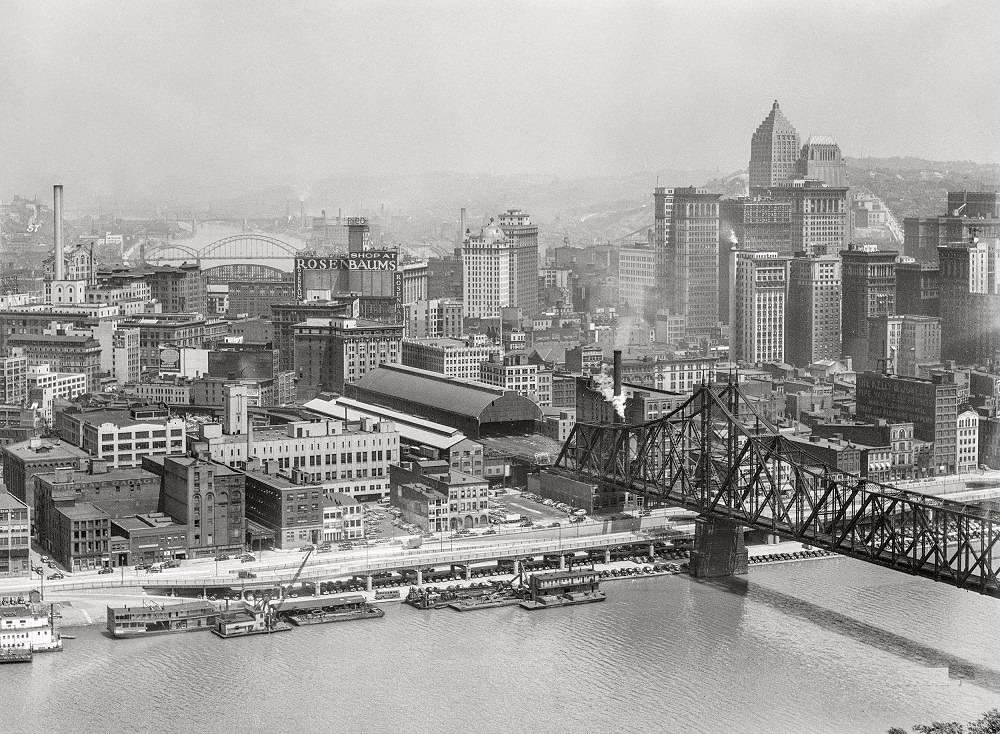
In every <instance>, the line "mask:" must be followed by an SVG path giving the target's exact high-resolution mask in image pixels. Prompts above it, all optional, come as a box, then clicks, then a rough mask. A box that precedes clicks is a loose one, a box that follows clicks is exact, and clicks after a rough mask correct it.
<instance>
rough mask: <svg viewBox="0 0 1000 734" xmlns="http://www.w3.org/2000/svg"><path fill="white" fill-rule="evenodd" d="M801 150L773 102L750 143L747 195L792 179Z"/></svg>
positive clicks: (789, 127) (776, 103) (800, 145)
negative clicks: (748, 188)
mask: <svg viewBox="0 0 1000 734" xmlns="http://www.w3.org/2000/svg"><path fill="white" fill-rule="evenodd" d="M801 147H802V144H801V142H800V140H799V134H798V133H797V132H795V128H794V127H792V123H790V122H789V121H788V118H787V117H785V116H784V115H783V114H782V112H781V108H780V107H778V100H774V105H773V106H772V107H771V113H770V114H769V115H768V116H767V117H766V118H764V121H763V122H762V123H760V125H758V126H757V132H755V133H754V134H753V138H752V139H751V141H750V191H751V193H752V192H753V190H754V189H755V188H757V189H761V188H770V187H771V186H775V185H777V184H779V183H784V182H785V181H788V180H789V179H792V178H795V172H796V170H795V169H796V164H797V162H798V159H799V152H800V150H801Z"/></svg>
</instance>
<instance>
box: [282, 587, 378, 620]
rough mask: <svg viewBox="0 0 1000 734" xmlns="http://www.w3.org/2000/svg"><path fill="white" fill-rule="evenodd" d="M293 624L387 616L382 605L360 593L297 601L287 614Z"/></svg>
mask: <svg viewBox="0 0 1000 734" xmlns="http://www.w3.org/2000/svg"><path fill="white" fill-rule="evenodd" d="M285 616H286V617H287V619H288V621H290V622H291V623H292V624H295V625H298V626H303V625H308V624H327V623H329V622H350V621H353V620H355V619H379V618H381V617H384V616H385V611H384V610H383V609H382V608H381V607H377V606H375V605H374V604H370V603H369V602H368V600H367V599H365V598H364V597H363V596H361V595H360V594H354V595H351V596H341V597H334V598H332V599H313V600H308V601H303V602H297V603H295V607H294V609H293V610H292V611H291V613H290V614H287V615H285Z"/></svg>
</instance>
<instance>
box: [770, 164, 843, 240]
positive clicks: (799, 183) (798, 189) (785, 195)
mask: <svg viewBox="0 0 1000 734" xmlns="http://www.w3.org/2000/svg"><path fill="white" fill-rule="evenodd" d="M768 193H769V194H770V195H771V196H772V197H773V198H774V199H777V200H781V201H789V202H791V207H792V215H791V236H792V252H807V253H810V254H815V255H823V254H827V253H832V252H836V251H838V250H839V249H840V248H842V247H844V246H845V245H846V244H847V240H848V237H847V233H848V222H847V189H846V188H845V187H833V186H827V185H826V184H825V183H823V182H822V181H812V180H806V179H796V180H794V181H789V182H787V183H784V184H781V185H779V186H774V187H772V188H771V189H770V190H769V191H768Z"/></svg>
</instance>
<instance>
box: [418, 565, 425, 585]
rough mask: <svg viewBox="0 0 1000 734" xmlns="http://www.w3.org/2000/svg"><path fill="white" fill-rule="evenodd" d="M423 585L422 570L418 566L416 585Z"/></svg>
mask: <svg viewBox="0 0 1000 734" xmlns="http://www.w3.org/2000/svg"><path fill="white" fill-rule="evenodd" d="M423 585H424V572H423V571H422V570H420V569H419V568H418V569H417V586H423Z"/></svg>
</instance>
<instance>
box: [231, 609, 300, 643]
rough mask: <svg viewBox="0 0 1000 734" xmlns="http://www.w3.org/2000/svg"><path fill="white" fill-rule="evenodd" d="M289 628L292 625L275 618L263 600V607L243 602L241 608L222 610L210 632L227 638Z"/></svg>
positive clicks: (270, 632)
mask: <svg viewBox="0 0 1000 734" xmlns="http://www.w3.org/2000/svg"><path fill="white" fill-rule="evenodd" d="M291 628H292V625H290V624H288V622H283V621H281V620H280V619H277V618H275V616H274V613H273V611H272V610H271V608H270V607H269V606H268V605H267V604H266V602H265V604H264V605H263V608H259V607H254V606H251V605H249V604H244V605H243V609H240V610H236V611H230V612H222V613H221V614H219V616H218V618H217V619H216V620H215V626H214V627H212V634H215V635H218V636H219V637H222V638H225V639H229V638H231V637H249V636H250V635H270V634H273V633H275V632H287V631H288V630H290V629H291Z"/></svg>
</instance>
